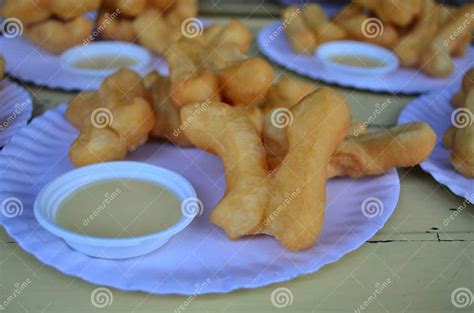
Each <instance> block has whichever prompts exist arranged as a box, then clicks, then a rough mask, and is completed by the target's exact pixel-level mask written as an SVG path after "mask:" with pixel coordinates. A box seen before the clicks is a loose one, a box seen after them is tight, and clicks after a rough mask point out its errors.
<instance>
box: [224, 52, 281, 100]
mask: <svg viewBox="0 0 474 313" xmlns="http://www.w3.org/2000/svg"><path fill="white" fill-rule="evenodd" d="M256 73H258V75H256ZM217 77H218V80H219V89H220V91H221V93H222V96H223V98H224V99H225V100H226V101H227V102H229V103H230V104H233V105H241V104H244V105H251V104H255V103H257V102H259V101H260V100H262V99H263V98H264V97H265V95H266V94H267V92H268V90H269V89H270V87H271V85H272V80H273V68H272V66H271V65H270V64H268V63H267V62H266V61H265V60H263V59H261V58H257V57H253V58H249V59H247V60H243V61H239V62H236V63H234V64H232V65H231V66H228V67H226V68H223V69H222V70H220V71H219V72H218V73H217Z"/></svg>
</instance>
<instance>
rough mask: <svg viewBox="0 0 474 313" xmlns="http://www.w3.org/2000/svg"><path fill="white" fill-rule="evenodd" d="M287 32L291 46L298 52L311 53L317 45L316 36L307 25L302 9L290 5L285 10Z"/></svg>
mask: <svg viewBox="0 0 474 313" xmlns="http://www.w3.org/2000/svg"><path fill="white" fill-rule="evenodd" d="M282 18H283V21H284V23H285V25H286V27H285V33H286V37H287V38H288V41H289V42H290V44H291V47H293V49H294V50H295V51H296V52H298V53H306V54H311V53H313V52H314V49H315V48H316V46H317V40H316V36H315V35H314V34H313V32H312V31H311V30H310V29H309V27H308V26H307V25H306V23H305V21H304V19H303V16H301V12H300V9H298V8H297V7H295V6H289V7H287V8H285V9H284V10H283V13H282Z"/></svg>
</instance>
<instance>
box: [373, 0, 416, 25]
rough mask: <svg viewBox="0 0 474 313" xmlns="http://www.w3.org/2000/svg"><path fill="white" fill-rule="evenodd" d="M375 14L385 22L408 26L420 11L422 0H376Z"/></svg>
mask: <svg viewBox="0 0 474 313" xmlns="http://www.w3.org/2000/svg"><path fill="white" fill-rule="evenodd" d="M373 2H374V3H375V8H374V11H375V14H376V15H377V16H378V17H379V18H380V19H381V20H382V21H383V22H386V23H391V24H394V25H396V26H400V27H406V26H408V25H409V24H410V23H411V22H412V21H413V20H414V19H415V18H416V16H417V15H418V13H419V12H420V11H421V2H422V0H403V1H399V0H377V1H374V0H373Z"/></svg>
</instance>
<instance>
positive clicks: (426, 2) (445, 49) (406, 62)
mask: <svg viewBox="0 0 474 313" xmlns="http://www.w3.org/2000/svg"><path fill="white" fill-rule="evenodd" d="M282 19H283V23H284V24H285V33H286V35H287V38H288V40H289V42H290V44H291V46H292V47H293V49H294V50H295V51H296V52H299V53H309V54H312V53H314V50H315V49H316V48H317V47H318V46H319V45H320V44H322V43H324V42H328V41H333V40H344V39H348V40H358V41H364V42H369V43H373V44H377V45H381V46H384V47H387V48H389V49H392V50H393V51H394V52H395V53H396V54H397V56H398V58H399V60H400V64H401V65H402V66H403V67H415V68H419V69H421V70H422V71H423V72H424V73H426V74H427V75H430V76H435V77H446V76H449V75H450V74H451V73H452V72H453V70H454V64H453V60H452V57H461V56H464V54H465V53H466V50H467V48H468V46H469V44H470V42H471V32H472V31H473V29H474V23H472V21H473V20H474V4H466V5H464V6H461V7H459V8H455V7H448V6H445V5H443V4H437V3H436V2H435V0H403V1H399V0H353V1H352V3H350V4H349V5H348V6H346V7H344V8H343V9H341V11H340V12H339V13H338V14H336V15H335V16H333V17H332V18H329V17H328V16H326V14H325V13H324V11H323V10H322V8H321V7H320V6H319V5H317V4H307V5H306V6H304V7H303V8H298V7H296V6H290V7H287V8H286V9H285V10H284V11H283V15H282Z"/></svg>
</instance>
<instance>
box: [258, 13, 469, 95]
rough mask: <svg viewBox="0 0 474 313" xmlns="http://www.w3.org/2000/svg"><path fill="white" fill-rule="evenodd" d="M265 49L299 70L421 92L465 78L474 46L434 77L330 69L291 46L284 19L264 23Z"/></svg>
mask: <svg viewBox="0 0 474 313" xmlns="http://www.w3.org/2000/svg"><path fill="white" fill-rule="evenodd" d="M257 43H258V46H259V47H260V50H261V51H262V53H264V54H265V55H266V56H267V57H268V58H269V59H271V60H272V61H274V62H276V63H278V64H280V65H281V66H283V67H286V68H288V69H290V70H293V71H295V72H297V73H298V74H301V75H305V76H308V77H310V78H313V79H317V80H322V81H325V82H327V83H330V84H338V85H341V86H344V87H351V88H357V89H364V90H370V91H374V92H390V93H404V94H413V93H422V92H426V91H429V90H434V89H438V88H441V87H448V86H451V85H453V84H454V83H456V82H458V81H460V80H461V79H462V75H463V74H464V71H465V70H466V69H467V68H469V67H470V65H471V64H473V63H474V48H473V47H471V46H470V47H469V48H468V51H467V53H466V55H465V56H464V57H463V58H456V59H454V63H455V66H456V67H455V72H454V73H453V74H452V75H451V76H449V77H447V78H433V77H430V76H427V75H425V74H423V73H422V72H420V71H419V70H416V69H409V68H399V69H397V70H396V71H394V72H391V73H389V74H387V75H370V76H361V75H357V76H355V75H351V74H346V73H343V72H341V73H337V72H334V71H331V72H329V71H328V70H326V69H324V68H323V66H322V65H321V64H319V63H318V61H317V60H316V58H315V57H314V55H308V54H298V53H297V52H295V51H293V49H292V48H291V46H290V44H289V42H288V40H287V38H286V34H285V32H284V28H283V27H282V24H281V22H274V23H271V24H269V25H267V26H265V27H264V28H263V29H262V30H261V31H260V33H259V34H258V37H257Z"/></svg>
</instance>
